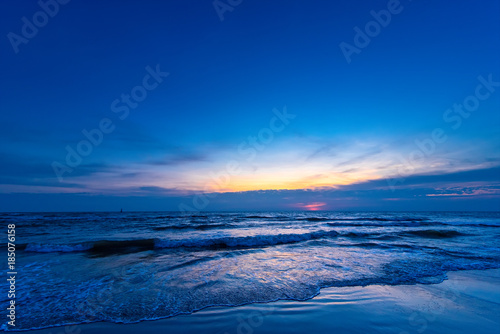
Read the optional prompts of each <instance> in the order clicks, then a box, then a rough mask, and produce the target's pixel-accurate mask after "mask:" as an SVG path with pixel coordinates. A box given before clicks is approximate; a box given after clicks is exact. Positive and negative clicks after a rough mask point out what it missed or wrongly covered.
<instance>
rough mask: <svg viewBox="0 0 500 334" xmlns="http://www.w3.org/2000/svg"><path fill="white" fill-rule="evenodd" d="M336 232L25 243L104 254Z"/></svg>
mask: <svg viewBox="0 0 500 334" xmlns="http://www.w3.org/2000/svg"><path fill="white" fill-rule="evenodd" d="M337 235H338V232H336V231H323V230H321V231H317V232H311V233H304V234H277V235H256V236H248V237H220V238H213V239H179V240H176V239H169V240H165V239H137V240H101V241H94V242H84V243H78V244H67V245H60V244H39V243H32V244H28V245H26V247H25V249H24V250H25V251H26V252H38V253H52V252H54V253H55V252H85V251H90V252H95V253H101V254H106V253H110V254H114V253H122V252H134V251H144V250H154V249H161V248H204V249H219V248H248V247H265V246H274V245H281V244H292V243H297V242H303V241H308V240H316V239H320V238H326V237H335V236H337Z"/></svg>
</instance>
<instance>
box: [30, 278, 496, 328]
mask: <svg viewBox="0 0 500 334" xmlns="http://www.w3.org/2000/svg"><path fill="white" fill-rule="evenodd" d="M447 276H448V279H447V280H445V281H444V282H442V283H439V284H416V285H398V286H389V285H369V286H365V287H359V286H358V287H341V288H325V289H322V290H321V293H320V294H319V295H318V296H316V297H315V298H313V299H310V300H306V301H278V302H274V303H266V304H258V303H257V304H250V305H245V306H241V307H212V308H207V309H204V310H201V311H199V312H196V313H193V314H190V315H180V316H177V317H172V318H168V319H163V320H157V321H145V322H140V323H137V324H112V323H104V322H101V323H93V324H84V325H77V326H66V327H57V328H49V329H44V330H34V331H31V332H32V333H39V334H48V333H53V334H55V333H85V334H100V333H118V332H119V333H123V334H128V333H142V334H147V333H214V334H215V333H220V334H222V333H228V334H230V333H237V334H243V333H247V334H250V333H278V332H286V333H397V334H403V333H429V334H431V333H474V334H480V333H485V334H487V333H488V334H491V333H498V329H499V328H500V317H499V314H500V269H492V270H471V271H459V272H449V273H448V274H447Z"/></svg>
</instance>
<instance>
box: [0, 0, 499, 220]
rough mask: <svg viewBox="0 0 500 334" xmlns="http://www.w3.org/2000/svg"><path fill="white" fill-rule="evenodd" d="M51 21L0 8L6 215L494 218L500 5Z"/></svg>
mask: <svg viewBox="0 0 500 334" xmlns="http://www.w3.org/2000/svg"><path fill="white" fill-rule="evenodd" d="M61 1H62V0H61ZM46 2H47V3H50V4H51V6H52V7H50V6H49V7H47V8H50V10H52V11H53V12H52V14H53V15H52V16H53V17H50V16H49V15H45V18H46V19H47V20H46V22H42V23H40V22H41V21H38V22H39V27H36V26H35V28H36V29H37V30H38V31H37V32H36V33H33V31H30V29H29V28H30V27H24V28H23V26H25V25H27V23H26V22H28V25H31V24H32V23H33V20H34V16H35V19H37V20H42V21H43V19H44V14H40V13H38V12H40V11H41V10H42V8H41V7H40V4H38V3H37V2H36V1H14V0H9V1H3V2H2V3H1V4H0V8H1V11H0V29H1V31H2V33H3V36H4V37H3V38H2V42H1V43H0V54H1V59H2V61H1V62H0V73H1V74H2V75H1V81H0V96H1V99H0V110H1V114H0V136H1V147H0V156H1V159H2V160H1V164H0V172H1V173H0V178H1V180H0V211H79V210H82V211H93V210H111V211H114V210H119V209H120V208H123V209H124V210H190V209H193V210H240V209H246V210H500V113H499V111H500V21H499V20H498V17H499V13H500V1H498V0H492V1H481V2H475V1H456V2H453V3H450V2H449V1H430V0H427V1H426V0H413V1H409V0H402V1H401V2H399V4H397V1H389V2H388V1H352V0H339V1H284V0H282V1H263V0H262V1H247V0H243V1H241V2H240V1H236V0H232V1H227V0H221V1H219V2H216V5H217V8H218V9H216V8H215V6H214V2H213V1H210V0H197V1H188V0H186V1H141V2H139V1H81V0H71V1H69V2H68V3H66V4H58V7H59V8H58V9H57V13H55V12H56V10H55V7H54V5H53V4H54V3H55V0H54V1H44V0H42V3H46ZM62 2H64V1H62ZM231 3H232V4H233V5H230V4H231ZM388 8H389V9H390V10H392V11H393V13H392V14H391V18H390V22H388V23H387V24H384V25H385V26H381V25H380V24H379V25H374V24H370V22H371V21H374V20H375V19H374V16H373V12H372V11H374V12H375V13H381V12H380V11H384V12H385V13H387V11H388ZM218 11H219V12H218ZM222 11H223V12H222ZM37 13H38V14H37ZM389 13H390V12H389ZM380 15H382V14H380ZM382 17H383V15H382ZM23 18H25V19H23ZM221 18H223V20H221ZM367 24H368V27H372V28H373V27H375V28H374V29H376V28H377V27H378V28H379V29H378V30H377V31H375V30H372V31H369V35H371V36H372V37H370V36H368V37H366V36H365V40H364V42H365V45H361V44H359V42H360V40H361V41H362V39H363V38H362V37H363V36H362V37H359V36H358V38H357V39H356V35H357V34H358V33H357V31H359V30H358V29H355V28H356V27H358V28H359V29H360V30H361V31H365V28H366V25H367ZM23 33H24V34H25V35H26V33H28V34H29V33H31V34H32V35H34V36H25V35H23ZM366 38H369V40H368V41H367V40H366ZM355 40H357V42H358V44H357V45H358V48H357V49H356V52H354V53H351V54H350V55H349V57H348V58H349V59H346V57H345V55H344V52H343V50H342V47H341V46H342V45H344V46H345V45H347V44H349V45H351V47H352V48H354V47H356V43H355ZM20 41H22V42H20ZM348 60H349V61H348ZM155 72H156V73H157V74H153V75H152V74H151V73H155ZM158 73H160V74H158ZM167 73H168V75H167ZM144 86H147V87H148V88H149V89H150V90H145V89H144V88H143V87H144ZM144 92H146V94H147V95H146V96H145V97H144V96H141V93H144ZM131 94H132V96H136V97H137V98H138V99H140V101H139V100H138V101H134V98H133V97H131V98H130V99H129V100H128V102H127V98H128V97H130V95H131ZM464 104H465V106H463V105H464ZM461 105H462V107H461ZM468 110H470V111H468ZM283 115H288V116H283ZM103 124H104V125H103ZM100 126H101V127H103V129H105V130H107V131H106V133H102V137H101V136H100V135H98V134H96V133H97V132H96V131H94V132H92V131H93V130H94V129H99V127H100ZM85 131H88V132H91V133H93V134H94V135H95V136H94V137H93V138H94V144H92V143H90V142H87V143H82V141H86V140H88V139H87V137H86V136H85V134H84V132H85ZM99 131H101V130H99ZM79 149H80V153H81V152H83V153H85V154H83V153H82V154H79V153H78V150H79ZM72 150H74V151H75V152H76V153H72V154H70V155H71V157H70V159H69V160H68V159H67V155H68V152H69V151H72ZM85 150H86V151H85ZM75 155H78V157H75ZM72 159H73V160H72ZM68 161H69V162H70V163H71V165H69V164H68Z"/></svg>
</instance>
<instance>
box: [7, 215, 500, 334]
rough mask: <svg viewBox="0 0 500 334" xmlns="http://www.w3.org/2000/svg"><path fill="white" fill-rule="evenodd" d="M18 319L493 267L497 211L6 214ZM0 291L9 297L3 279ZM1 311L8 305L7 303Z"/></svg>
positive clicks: (226, 302)
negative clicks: (10, 232)
mask: <svg viewBox="0 0 500 334" xmlns="http://www.w3.org/2000/svg"><path fill="white" fill-rule="evenodd" d="M0 220H1V221H2V223H3V226H5V230H6V231H5V232H6V235H5V242H3V243H2V244H3V246H4V247H3V249H4V250H5V257H4V261H5V265H4V267H5V268H7V242H8V241H7V226H9V225H10V224H14V225H15V234H16V237H15V242H14V244H15V248H16V251H15V252H16V254H15V271H16V273H17V274H16V282H15V303H16V304H15V305H16V322H15V324H16V326H15V327H12V326H8V325H7V321H8V320H9V319H8V318H7V317H5V316H3V317H4V321H3V324H2V327H1V329H2V330H9V331H10V330H28V329H35V328H46V327H53V326H62V325H69V324H81V323H89V322H100V321H105V322H112V323H136V322H140V321H146V320H154V319H161V318H167V317H172V316H176V315H181V314H190V313H192V312H195V311H198V310H202V309H204V308H207V307H211V306H224V307H236V306H239V305H244V304H249V303H267V302H272V301H277V300H296V301H302V300H307V299H310V298H313V297H314V296H316V295H318V294H319V293H320V291H321V289H322V288H326V287H345V286H366V285H371V284H382V285H401V284H436V283H440V282H442V281H443V280H445V279H446V278H447V276H446V274H447V272H449V271H457V270H485V269H493V268H500V212H325V211H318V212H314V211H307V212H205V213H196V214H190V215H189V214H182V213H175V212H123V213H118V212H86V213H83V212H74V213H3V214H0ZM2 281H4V283H3V284H4V285H3V288H4V292H5V293H0V299H2V305H4V310H5V308H7V306H8V305H9V302H10V300H11V298H9V297H8V294H7V291H8V290H9V285H8V282H5V281H6V280H5V279H4V280H2ZM5 313H6V314H7V311H5Z"/></svg>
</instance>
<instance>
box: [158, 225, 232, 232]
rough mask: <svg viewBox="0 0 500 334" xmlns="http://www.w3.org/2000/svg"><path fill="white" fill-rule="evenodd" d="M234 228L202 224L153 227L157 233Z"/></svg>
mask: <svg viewBox="0 0 500 334" xmlns="http://www.w3.org/2000/svg"><path fill="white" fill-rule="evenodd" d="M230 227H234V225H232V224H201V225H187V224H183V225H170V226H158V227H153V230H155V231H165V230H208V229H212V228H230Z"/></svg>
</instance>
